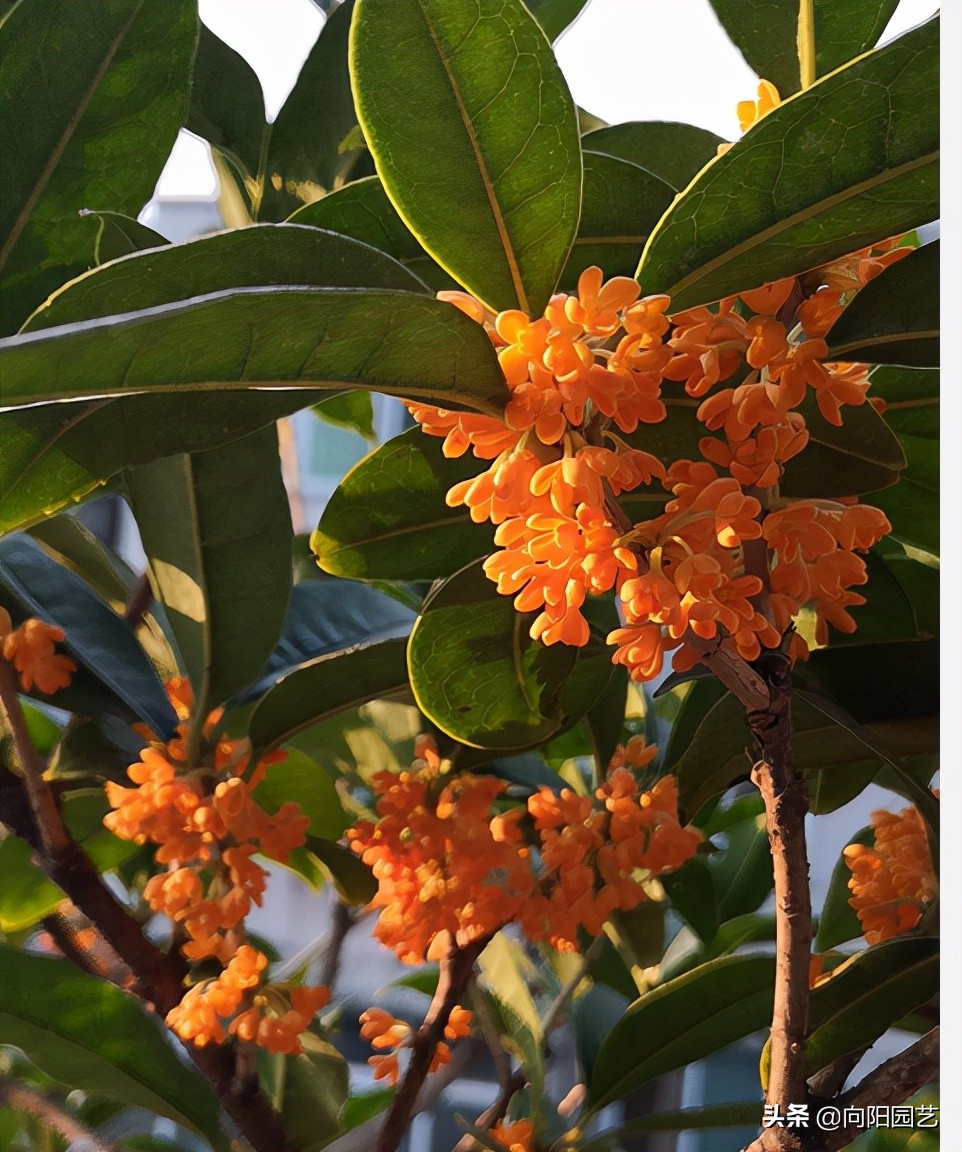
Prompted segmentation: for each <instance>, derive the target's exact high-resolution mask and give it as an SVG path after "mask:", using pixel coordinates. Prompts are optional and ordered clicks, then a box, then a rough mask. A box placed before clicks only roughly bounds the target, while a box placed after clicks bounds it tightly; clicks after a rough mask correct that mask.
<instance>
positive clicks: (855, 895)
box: [842, 807, 938, 944]
mask: <svg viewBox="0 0 962 1152" xmlns="http://www.w3.org/2000/svg"><path fill="white" fill-rule="evenodd" d="M871 821H872V831H873V833H874V836H875V845H874V847H872V848H869V847H867V846H866V845H864V844H849V846H848V847H847V848H846V849H845V850H844V851H843V853H842V855H843V857H844V859H845V863H846V864H847V865H848V867H849V871H850V872H851V873H852V875H851V878H850V879H849V882H848V886H849V890H850V891H851V892H852V897H851V899H850V900H849V904H851V906H852V907H853V908H854V909H855V912H856V914H857V916H858V919H859V923H860V924H861V925H862V932H863V933H864V935H865V940H866V942H867V943H869V944H878V943H879V941H881V940H888V939H890V938H891V937H893V936H898V935H900V934H901V933H903V932H908V931H909V930H910V929H912V928H914V927H915V926H916V924H918V922H919V921H920V920H921V919H922V914H923V913H924V911H925V909H926V908H927V907H928V906H929V905H930V904H931V903H932V901H933V900H934V899H935V897H936V894H937V892H938V881H937V880H936V877H935V870H934V868H933V867H932V853H931V850H930V848H929V842H928V838H927V836H926V833H925V825H924V824H923V822H922V817H921V816H920V814H919V811H918V809H917V808H914V807H913V808H903V809H902V811H901V812H899V813H898V814H897V815H896V814H895V813H894V812H886V811H884V810H883V811H879V812H873V813H872V817H871Z"/></svg>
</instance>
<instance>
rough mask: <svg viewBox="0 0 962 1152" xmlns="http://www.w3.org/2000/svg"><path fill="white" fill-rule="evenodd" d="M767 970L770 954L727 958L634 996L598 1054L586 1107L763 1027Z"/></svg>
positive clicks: (770, 980) (769, 983) (769, 980)
mask: <svg viewBox="0 0 962 1152" xmlns="http://www.w3.org/2000/svg"><path fill="white" fill-rule="evenodd" d="M774 974H775V972H774V962H773V961H772V960H771V958H770V957H766V956H727V957H724V958H722V959H720V960H712V961H709V962H708V963H707V964H702V965H701V966H700V967H698V968H696V969H694V970H693V971H691V972H686V973H685V975H684V976H679V977H678V978H677V979H675V980H670V981H668V982H667V983H666V984H662V985H660V986H659V987H658V988H655V989H654V991H652V992H649V993H647V994H646V995H644V996H642V997H641V998H640V999H638V1000H636V1001H635V1002H634V1004H632V1005H631V1007H630V1008H629V1009H628V1011H627V1012H626V1013H625V1015H624V1017H623V1018H622V1020H621V1022H620V1023H619V1024H616V1025H615V1027H614V1028H613V1029H612V1030H611V1032H610V1033H609V1035H608V1038H607V1039H606V1040H605V1043H604V1044H603V1046H602V1049H601V1051H600V1052H599V1054H598V1058H597V1061H596V1063H595V1068H594V1075H593V1077H592V1080H591V1084H590V1086H589V1100H590V1103H591V1109H592V1111H597V1110H598V1109H599V1108H603V1107H604V1106H605V1105H606V1104H610V1103H611V1102H612V1101H614V1100H619V1099H621V1098H622V1097H624V1096H626V1095H627V1094H628V1093H629V1092H632V1091H634V1089H636V1088H638V1087H640V1086H641V1085H642V1084H645V1083H647V1082H648V1081H649V1080H652V1079H654V1078H655V1077H656V1076H660V1075H662V1073H664V1072H670V1071H672V1070H673V1069H675V1068H682V1067H685V1066H686V1065H688V1064H693V1063H694V1062H695V1061H696V1060H701V1059H704V1057H706V1056H709V1055H710V1054H711V1053H713V1052H716V1051H717V1050H718V1049H719V1048H722V1047H724V1046H725V1045H726V1044H731V1043H732V1042H733V1041H735V1040H739V1039H740V1038H741V1037H742V1036H747V1035H749V1034H750V1033H752V1032H755V1031H757V1030H758V1029H760V1028H764V1027H766V1026H767V1025H768V1024H769V1023H770V1021H771V1013H772V988H773V984H774Z"/></svg>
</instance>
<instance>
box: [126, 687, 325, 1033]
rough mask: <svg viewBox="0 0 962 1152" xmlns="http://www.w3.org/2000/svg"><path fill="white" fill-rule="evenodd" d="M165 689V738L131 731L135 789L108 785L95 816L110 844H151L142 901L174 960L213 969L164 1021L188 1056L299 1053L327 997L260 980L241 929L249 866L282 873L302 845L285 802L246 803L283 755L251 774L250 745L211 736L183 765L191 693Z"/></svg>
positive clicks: (255, 878)
mask: <svg viewBox="0 0 962 1152" xmlns="http://www.w3.org/2000/svg"><path fill="white" fill-rule="evenodd" d="M167 690H168V696H169V697H170V700H171V703H172V705H173V706H174V709H175V711H176V712H177V715H178V719H179V721H180V723H179V725H178V727H177V731H176V734H175V736H174V737H173V738H172V739H171V740H169V741H166V742H163V741H160V740H157V739H156V738H155V737H154V736H153V734H152V733H150V732H148V731H146V730H143V731H142V733H141V734H142V735H144V736H145V738H146V739H147V740H148V743H147V745H146V747H145V748H144V749H143V750H142V751H141V753H140V758H139V760H138V761H137V763H136V764H131V765H130V767H129V768H128V769H127V775H128V776H129V778H130V780H131V781H132V782H133V783H134V784H135V785H136V787H133V788H125V787H122V786H121V785H119V784H116V783H114V782H112V781H109V782H108V783H107V784H106V793H107V801H108V803H109V804H110V806H111V808H112V809H113V811H112V812H109V813H108V814H107V815H106V816H105V817H104V824H105V825H106V826H107V828H109V829H110V831H112V832H113V833H114V834H115V835H116V836H119V837H120V838H121V839H124V840H132V841H134V842H135V843H138V844H144V843H148V842H149V843H151V844H155V845H157V850H156V853H155V857H156V860H157V862H158V863H160V864H163V865H166V871H165V872H162V873H159V874H158V875H156V876H153V877H152V878H151V879H150V880H149V881H148V882H147V885H146V887H145V889H144V899H145V900H146V902H147V903H148V905H149V906H150V907H151V908H152V909H153V910H154V911H155V912H160V913H162V914H163V915H165V916H167V917H169V918H170V919H171V920H172V921H173V922H174V924H175V925H176V926H177V927H178V930H179V932H180V933H181V934H182V935H183V936H186V940H184V942H183V943H182V944H181V952H182V953H183V955H184V956H185V957H186V958H187V959H188V960H190V961H191V962H198V961H210V962H217V963H219V964H220V965H222V971H221V972H220V974H219V975H218V976H217V977H215V978H213V979H204V980H201V981H199V982H198V983H196V984H194V985H193V986H192V987H191V988H190V989H189V990H188V992H187V993H186V995H185V996H184V998H183V1000H182V1001H181V1003H180V1004H179V1005H178V1006H177V1007H175V1008H174V1009H173V1010H172V1011H171V1012H170V1013H169V1015H168V1017H167V1023H168V1025H169V1026H170V1027H171V1028H172V1029H173V1030H174V1031H175V1032H176V1033H177V1035H178V1036H180V1037H181V1038H182V1039H184V1040H190V1041H192V1042H193V1043H194V1044H195V1045H196V1046H197V1047H203V1046H204V1045H205V1044H209V1043H223V1041H224V1039H225V1037H226V1033H227V1032H229V1033H230V1034H231V1035H234V1036H236V1037H237V1038H238V1039H240V1040H244V1041H250V1042H253V1043H256V1044H258V1045H260V1046H262V1047H265V1048H268V1049H270V1050H271V1051H273V1052H289V1053H293V1052H299V1051H300V1048H301V1046H300V1041H299V1039H298V1037H299V1036H300V1034H301V1033H302V1032H303V1031H304V1030H305V1029H306V1028H307V1026H308V1024H309V1023H310V1021H311V1020H312V1019H313V1017H314V1015H315V1013H316V1012H317V1011H318V1010H319V1009H320V1008H321V1007H322V1006H323V1005H324V1004H325V1003H326V1002H327V1000H328V998H329V995H330V993H329V991H328V989H326V988H308V987H296V988H288V987H287V986H281V985H275V984H271V983H270V982H269V981H267V980H266V979H265V977H264V971H265V969H266V967H267V957H266V956H264V955H263V954H262V953H261V952H259V951H257V949H255V948H252V947H251V946H250V945H249V944H247V943H246V936H245V931H244V921H245V918H246V917H247V915H248V914H249V912H250V910H251V907H252V905H254V904H257V905H259V904H260V903H261V901H262V899H263V896H264V891H265V888H266V885H267V873H266V871H265V869H264V868H263V867H262V866H261V865H260V864H259V863H258V862H257V860H256V859H255V857H256V856H267V857H270V858H271V859H274V860H277V861H279V862H281V863H284V862H285V861H286V860H287V859H288V857H289V856H290V853H291V852H292V850H293V849H294V848H297V847H300V846H301V845H302V844H303V843H304V838H305V835H306V832H307V826H308V819H307V817H306V816H304V814H303V813H302V812H301V810H300V807H299V806H298V805H297V804H295V803H293V802H290V801H289V802H287V803H285V804H283V805H282V806H281V808H280V809H279V810H278V811H277V812H276V813H274V814H269V813H267V812H265V811H264V809H263V808H261V806H260V805H259V804H258V803H257V800H256V799H255V797H254V794H253V793H254V790H255V789H256V787H257V785H258V784H259V783H260V781H261V780H262V779H263V777H264V774H265V772H266V769H267V766H268V764H269V763H272V762H275V761H276V760H277V759H283V756H284V754H283V753H280V754H277V756H273V757H265V758H264V759H263V760H261V761H260V762H259V763H258V764H256V765H254V766H253V767H252V766H251V763H250V761H251V750H250V743H249V741H247V740H230V739H227V738H226V737H223V736H222V737H221V738H220V739H219V740H217V741H216V743H215V744H214V746H213V748H212V749H211V750H210V752H209V753H208V754H207V755H206V756H205V757H203V761H202V762H201V763H199V764H197V765H188V763H187V722H188V718H189V716H190V713H191V708H192V694H191V690H190V685H189V684H188V682H187V681H186V680H183V679H177V680H173V681H171V682H170V683H169V684H168V686H167ZM219 721H220V713H219V711H218V712H213V713H211V715H210V716H209V717H208V718H207V722H206V724H205V727H204V731H205V735H207V736H211V735H212V734H213V733H214V732H215V731H216V728H217V725H218V723H219ZM228 1021H229V1024H228ZM225 1025H226V1032H225Z"/></svg>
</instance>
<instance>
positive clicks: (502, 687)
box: [408, 564, 577, 750]
mask: <svg viewBox="0 0 962 1152" xmlns="http://www.w3.org/2000/svg"><path fill="white" fill-rule="evenodd" d="M534 616H535V613H531V612H529V613H526V614H524V615H522V614H521V613H518V612H515V610H514V606H513V604H512V601H511V598H510V597H508V596H501V595H499V594H498V592H497V590H496V588H495V586H494V584H493V583H492V582H491V581H490V580H488V578H487V577H486V576H485V574H484V572H483V570H482V568H481V565H480V564H471V565H469V566H468V567H466V568H462V569H461V571H460V572H456V573H455V575H454V576H452V577H451V578H450V579H449V580H446V581H445V582H444V583H443V584H442V585H440V587H438V588H436V589H435V590H434V591H433V592H432V593H431V595H429V596H428V598H427V599H426V600H425V601H424V604H423V606H422V608H421V614H420V615H419V616H418V618H417V620H416V621H415V623H414V628H413V629H412V631H411V638H410V641H409V642H408V673H409V675H410V680H411V689H412V691H413V692H414V696H415V699H416V701H417V704H418V707H419V708H420V709H421V711H422V712H424V713H425V714H426V715H427V716H428V717H429V718H430V719H431V720H432V722H433V723H435V724H437V726H438V727H439V728H440V729H441V731H442V732H446V733H447V734H448V735H449V736H453V737H454V739H456V740H460V741H461V743H463V744H469V745H471V746H472V747H475V748H490V749H497V750H509V749H517V748H524V747H531V746H533V745H535V744H540V743H542V742H543V741H545V740H547V739H548V738H549V737H551V736H553V735H555V734H556V733H557V732H560V731H561V729H562V728H563V727H564V719H565V718H564V713H563V711H562V707H561V702H560V694H561V691H562V688H563V686H564V683H565V681H566V680H567V678H568V677H569V676H570V675H571V673H572V671H573V670H574V666H575V661H576V659H577V653H576V650H575V649H574V648H570V647H568V646H566V645H564V644H555V645H552V646H547V645H544V644H542V643H541V642H540V641H539V640H532V639H531V637H530V636H529V635H528V629H529V627H530V626H531V622H532V620H533V619H534Z"/></svg>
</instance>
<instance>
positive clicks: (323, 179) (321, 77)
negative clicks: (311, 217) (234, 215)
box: [258, 0, 364, 220]
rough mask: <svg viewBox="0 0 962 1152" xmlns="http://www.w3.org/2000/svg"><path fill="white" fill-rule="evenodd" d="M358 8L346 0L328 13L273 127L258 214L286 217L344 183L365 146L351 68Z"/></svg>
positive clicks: (263, 217) (270, 134)
mask: <svg viewBox="0 0 962 1152" xmlns="http://www.w3.org/2000/svg"><path fill="white" fill-rule="evenodd" d="M353 11H354V0H345V3H343V4H340V5H339V6H338V7H337V8H335V9H334V11H333V12H332V13H331V14H330V15H329V16H328V18H327V20H326V21H325V22H324V27H323V28H322V29H321V34H320V35H319V36H318V38H317V40H316V42H315V43H314V47H313V48H312V49H311V50H310V52H309V53H308V55H307V59H306V60H305V61H304V65H303V67H302V68H301V71H300V74H299V75H298V77H297V83H296V84H295V85H294V88H293V90H292V91H291V94H290V95H289V96H288V97H287V99H286V100H285V101H284V104H283V107H282V108H281V110H280V112H278V114H277V118H276V119H275V120H274V123H273V124H272V125H271V126H270V128H269V143H268V146H267V156H266V159H265V162H264V165H263V175H262V177H261V179H262V189H261V194H262V196H263V199H262V200H261V202H260V205H259V213H258V214H259V216H260V217H261V218H262V219H269V220H280V219H283V218H284V217H285V216H289V215H290V214H291V212H292V211H293V210H294V209H295V208H296V207H298V205H299V204H307V203H310V202H311V201H313V200H317V199H319V198H321V197H322V196H323V195H324V194H325V193H326V192H331V191H333V190H334V189H335V188H339V187H340V186H341V185H342V184H343V183H345V181H346V180H347V179H348V178H349V176H350V173H351V169H352V168H353V167H354V165H355V164H356V163H357V160H358V157H359V156H360V155H361V154H362V153H363V151H364V141H363V138H362V137H361V134H360V133H359V132H358V131H357V115H356V113H355V111H354V98H353V96H352V95H351V78H350V75H349V73H348V67H347V40H348V32H349V30H350V27H351V16H352V14H353ZM352 130H353V136H356V137H357V140H356V142H354V140H353V137H352Z"/></svg>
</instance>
